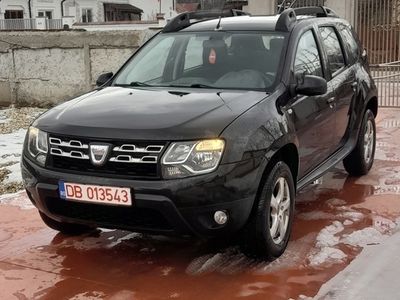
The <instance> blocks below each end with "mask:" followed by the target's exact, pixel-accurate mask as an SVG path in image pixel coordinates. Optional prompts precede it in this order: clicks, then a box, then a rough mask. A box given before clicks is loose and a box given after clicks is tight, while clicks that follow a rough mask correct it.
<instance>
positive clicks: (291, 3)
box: [278, 0, 297, 14]
mask: <svg viewBox="0 0 400 300" xmlns="http://www.w3.org/2000/svg"><path fill="white" fill-rule="evenodd" d="M287 2H288V3H289V7H288V8H292V7H293V5H295V4H296V2H297V0H294V1H286V0H283V1H282V2H281V4H280V5H279V9H278V14H281V13H283V11H284V10H285V7H286V5H285V4H286V3H287Z"/></svg>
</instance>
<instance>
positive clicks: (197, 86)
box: [189, 83, 217, 89]
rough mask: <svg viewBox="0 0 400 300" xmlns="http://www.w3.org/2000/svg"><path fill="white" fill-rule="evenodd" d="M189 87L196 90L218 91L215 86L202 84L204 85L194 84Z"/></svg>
mask: <svg viewBox="0 0 400 300" xmlns="http://www.w3.org/2000/svg"><path fill="white" fill-rule="evenodd" d="M189 87H191V88H196V89H217V87H215V86H211V85H207V84H202V83H193V84H191V85H190V86H189Z"/></svg>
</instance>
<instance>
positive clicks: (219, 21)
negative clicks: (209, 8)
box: [215, 0, 226, 30]
mask: <svg viewBox="0 0 400 300" xmlns="http://www.w3.org/2000/svg"><path fill="white" fill-rule="evenodd" d="M225 5H226V0H225V1H224V4H223V5H222V8H221V12H220V15H219V20H218V24H217V26H216V27H215V30H220V29H221V21H222V15H223V14H224V9H225Z"/></svg>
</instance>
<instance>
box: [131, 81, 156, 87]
mask: <svg viewBox="0 0 400 300" xmlns="http://www.w3.org/2000/svg"><path fill="white" fill-rule="evenodd" d="M128 85H129V86H152V85H151V84H147V83H144V82H140V81H132V82H131V83H130V84H128Z"/></svg>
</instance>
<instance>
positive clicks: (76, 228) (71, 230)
mask: <svg viewBox="0 0 400 300" xmlns="http://www.w3.org/2000/svg"><path fill="white" fill-rule="evenodd" d="M39 214H40V217H41V218H42V220H43V222H44V223H45V224H46V225H47V226H48V227H50V228H51V229H54V230H56V231H59V232H61V233H63V234H66V235H81V234H83V233H86V232H89V231H92V230H94V228H92V227H89V226H85V225H81V224H72V223H65V222H58V221H56V220H53V219H51V218H49V217H48V216H46V215H45V214H44V213H42V212H39Z"/></svg>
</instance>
